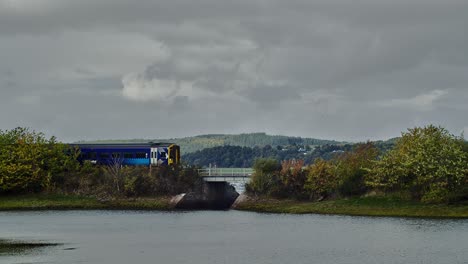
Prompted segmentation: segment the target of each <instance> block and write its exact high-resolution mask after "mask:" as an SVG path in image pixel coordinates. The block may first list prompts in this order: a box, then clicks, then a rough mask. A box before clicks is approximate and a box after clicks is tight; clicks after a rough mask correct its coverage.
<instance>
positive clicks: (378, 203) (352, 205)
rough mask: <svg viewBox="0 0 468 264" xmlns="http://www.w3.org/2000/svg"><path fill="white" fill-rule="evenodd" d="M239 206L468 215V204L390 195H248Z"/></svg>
mask: <svg viewBox="0 0 468 264" xmlns="http://www.w3.org/2000/svg"><path fill="white" fill-rule="evenodd" d="M236 209H237V210H243V211H252V212H264V213H285V214H311V213H313V214H338V215H355V216H392V217H421V218H423V217H427V218H468V204H466V203H465V204H456V205H446V204H424V203H419V202H414V201H406V200H401V199H398V198H389V197H366V198H350V199H340V200H331V201H321V202H301V201H295V200H277V199H269V198H246V199H244V200H243V201H242V202H239V203H238V204H236Z"/></svg>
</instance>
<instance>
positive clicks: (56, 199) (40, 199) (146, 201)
mask: <svg viewBox="0 0 468 264" xmlns="http://www.w3.org/2000/svg"><path fill="white" fill-rule="evenodd" d="M169 201H170V198H168V197H157V198H135V199H133V198H121V199H119V198H116V199H110V200H105V201H103V200H98V199H97V198H95V197H86V196H76V195H45V194H35V195H15V196H0V211H14V210H93V209H95V210H98V209H122V210H169V209H171V208H170V203H169Z"/></svg>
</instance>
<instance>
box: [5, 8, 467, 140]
mask: <svg viewBox="0 0 468 264" xmlns="http://www.w3.org/2000/svg"><path fill="white" fill-rule="evenodd" d="M467 14H468V1H466V0H459V1H456V0H443V1H442V0H353V1H349V0H303V1H296V0H288V1H284V0H277V1H274V0H236V1H232V0H226V1H222V0H167V1H156V0H154V1H149V0H141V1H136V0H79V1H78V0H0V91H1V94H0V129H12V128H14V127H17V126H26V127H31V128H33V129H35V130H38V131H43V132H46V133H47V134H48V135H55V136H57V137H58V138H59V139H60V140H63V141H74V140H80V139H104V138H169V137H181V136H192V135H198V134H206V133H242V132H267V133H270V134H284V135H294V136H305V137H317V138H326V139H338V140H366V139H385V138H390V137H395V136H398V135H399V134H400V132H401V131H404V130H406V128H408V127H414V126H421V125H426V124H430V123H433V124H437V125H442V126H444V127H446V128H448V129H449V130H450V131H451V132H452V133H454V134H457V135H459V134H460V133H461V132H462V131H463V130H464V131H465V134H468V118H467V116H468V104H467V101H468V15H467Z"/></svg>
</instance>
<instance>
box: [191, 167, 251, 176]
mask: <svg viewBox="0 0 468 264" xmlns="http://www.w3.org/2000/svg"><path fill="white" fill-rule="evenodd" d="M253 172H254V171H253V169H251V168H205V169H200V170H198V174H199V175H200V176H201V177H215V176H217V177H250V176H252V174H253Z"/></svg>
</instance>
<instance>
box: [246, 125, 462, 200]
mask: <svg viewBox="0 0 468 264" xmlns="http://www.w3.org/2000/svg"><path fill="white" fill-rule="evenodd" d="M254 170H255V173H254V175H253V177H252V179H251V182H250V183H249V184H248V185H247V186H246V189H247V191H248V192H249V193H251V194H254V195H266V196H272V197H277V198H297V199H312V200H323V199H333V198H338V197H349V196H360V195H364V194H369V193H372V192H373V193H374V194H382V195H390V194H391V195H398V196H399V197H403V198H408V199H413V200H417V201H422V202H434V203H439V202H456V201H460V200H467V199H468V145H467V142H466V141H465V140H464V139H463V138H462V137H457V136H454V135H452V134H450V133H449V132H448V131H447V130H446V129H444V128H442V127H437V126H433V125H429V126H426V127H422V128H420V127H416V128H413V129H409V130H408V131H407V132H404V133H402V136H401V137H400V138H398V139H397V140H396V142H395V145H394V146H393V147H392V148H391V149H390V150H389V151H387V152H384V153H382V151H380V150H379V149H378V148H377V147H376V146H375V144H374V143H372V142H367V143H362V144H358V145H356V146H354V147H353V149H352V150H351V151H347V152H344V153H342V154H341V155H337V156H335V157H333V158H332V159H330V160H325V159H322V158H318V159H316V160H315V161H314V162H313V163H312V164H310V165H308V166H305V162H304V161H303V160H286V161H282V162H278V161H277V160H276V159H271V158H264V159H258V160H257V161H256V162H255V164H254Z"/></svg>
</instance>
